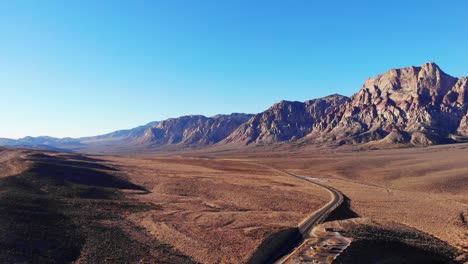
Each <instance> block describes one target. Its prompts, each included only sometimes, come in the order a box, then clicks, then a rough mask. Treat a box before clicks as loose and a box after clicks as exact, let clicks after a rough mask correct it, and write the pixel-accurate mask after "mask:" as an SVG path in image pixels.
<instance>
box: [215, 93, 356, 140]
mask: <svg viewBox="0 0 468 264" xmlns="http://www.w3.org/2000/svg"><path fill="white" fill-rule="evenodd" d="M347 100H348V98H347V97H345V96H342V95H338V94H335V95H330V96H327V97H324V98H320V99H315V100H309V101H305V102H303V103H302V102H289V101H281V102H279V103H277V104H275V105H273V106H272V107H271V108H269V109H268V110H266V111H264V112H262V113H259V114H256V115H254V116H253V117H252V118H250V119H249V120H248V122H246V123H245V124H242V125H241V126H240V127H239V128H238V129H236V130H235V131H234V132H233V133H232V134H231V135H229V136H228V137H227V138H226V139H225V140H223V143H242V144H251V143H254V144H270V143H275V142H281V141H288V140H296V139H299V138H302V137H304V136H306V135H307V134H309V133H310V132H311V131H312V128H313V126H314V124H315V123H316V122H317V121H319V120H321V119H322V118H323V117H325V116H327V115H329V114H331V113H332V112H333V111H335V109H336V108H337V107H339V106H341V105H342V104H343V103H345V102H346V101H347Z"/></svg>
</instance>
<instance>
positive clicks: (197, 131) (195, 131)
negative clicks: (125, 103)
mask: <svg viewBox="0 0 468 264" xmlns="http://www.w3.org/2000/svg"><path fill="white" fill-rule="evenodd" d="M251 116H252V115H248V114H231V115H216V116H213V117H205V116H201V115H192V116H182V117H179V118H170V119H167V120H165V121H162V122H160V123H158V124H156V125H155V126H153V127H151V128H149V129H147V130H146V131H145V133H144V135H143V136H142V137H140V138H138V139H136V142H137V143H139V144H149V145H154V146H158V145H176V144H180V145H209V144H214V143H217V142H219V141H221V140H222V139H224V138H226V137H227V136H228V135H229V134H231V133H232V132H233V131H234V130H235V129H236V128H238V127H239V126H240V125H241V124H242V123H244V122H246V121H247V120H248V119H249V118H250V117H251Z"/></svg>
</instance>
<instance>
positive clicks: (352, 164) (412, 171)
mask: <svg viewBox="0 0 468 264" xmlns="http://www.w3.org/2000/svg"><path fill="white" fill-rule="evenodd" d="M282 151H284V150H281V151H279V152H277V153H275V152H274V151H272V152H268V153H269V154H268V155H264V154H261V153H256V154H255V157H254V156H253V155H251V156H250V159H255V160H257V161H260V162H262V163H265V164H270V165H272V166H276V167H278V168H282V169H286V170H288V171H291V172H293V173H295V174H298V175H308V176H313V177H321V178H325V179H326V180H327V181H326V182H325V184H327V185H330V186H332V187H334V188H336V189H338V190H340V191H341V192H342V193H343V194H344V195H346V196H347V197H348V198H349V199H350V205H351V208H350V209H351V211H352V213H353V214H354V213H355V214H357V215H359V216H362V217H369V218H372V219H376V220H389V221H396V222H400V223H403V224H405V225H408V226H410V227H413V228H416V229H418V230H421V231H423V232H426V233H429V234H431V235H434V236H435V237H437V238H440V239H441V240H443V241H446V242H448V243H449V244H451V245H452V246H454V247H457V248H458V249H459V250H460V254H463V253H465V254H466V252H467V250H468V225H467V222H466V218H467V215H468V162H467V157H468V145H467V144H458V145H445V146H435V147H428V148H411V149H390V150H351V149H348V150H346V149H340V150H332V149H313V148H308V149H307V148H305V149H301V150H297V151H294V152H290V153H289V155H288V158H287V159H285V158H283V157H282V156H281V152H282Z"/></svg>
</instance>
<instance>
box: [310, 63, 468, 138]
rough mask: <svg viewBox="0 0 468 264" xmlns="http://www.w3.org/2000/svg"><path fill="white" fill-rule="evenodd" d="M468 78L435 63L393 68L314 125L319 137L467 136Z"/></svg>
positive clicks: (366, 83) (366, 84) (314, 132)
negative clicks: (452, 73)
mask: <svg viewBox="0 0 468 264" xmlns="http://www.w3.org/2000/svg"><path fill="white" fill-rule="evenodd" d="M467 106H468V83H467V78H466V77H463V78H459V79H458V78H455V77H452V76H449V75H447V74H446V73H444V72H443V71H442V70H441V69H440V68H439V67H438V66H437V65H436V64H435V63H426V64H424V65H422V66H421V67H408V68H403V69H392V70H390V71H388V72H386V73H384V74H381V75H378V76H377V77H376V78H371V79H368V80H367V81H366V82H365V83H364V85H363V87H362V89H361V90H360V91H359V92H358V93H356V94H354V95H353V96H352V97H351V99H350V100H349V101H348V102H346V103H345V104H343V105H341V106H340V107H339V108H338V109H335V111H333V112H331V113H330V114H329V115H328V116H326V117H325V118H324V119H322V120H321V122H317V123H316V124H315V127H314V129H313V130H312V133H311V134H310V135H309V138H312V139H314V140H316V141H335V140H338V141H340V140H341V142H342V143H355V142H357V143H362V142H368V141H374V140H381V139H384V138H385V141H387V142H394V143H402V142H411V143H413V144H415V145H428V144H436V143H443V142H448V141H450V136H451V135H452V134H457V133H458V134H461V135H468V133H467V132H468V131H467V127H468V125H467V116H466V115H467Z"/></svg>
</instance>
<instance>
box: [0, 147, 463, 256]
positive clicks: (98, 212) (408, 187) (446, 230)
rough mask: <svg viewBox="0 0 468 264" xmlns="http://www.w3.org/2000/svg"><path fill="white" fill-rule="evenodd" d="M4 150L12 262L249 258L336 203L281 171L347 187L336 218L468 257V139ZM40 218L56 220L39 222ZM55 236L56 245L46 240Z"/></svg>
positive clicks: (2, 175)
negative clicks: (413, 143) (392, 145)
mask: <svg viewBox="0 0 468 264" xmlns="http://www.w3.org/2000/svg"><path fill="white" fill-rule="evenodd" d="M0 151H1V152H0V154H1V155H0V166H1V167H0V168H1V170H0V171H1V172H0V203H1V204H0V211H1V212H0V229H1V231H2V232H3V235H2V237H1V239H0V243H1V246H2V247H3V248H8V250H4V251H2V253H0V262H5V261H7V262H11V261H15V260H16V261H26V262H27V261H35V260H37V261H39V260H48V261H50V262H54V261H55V262H64V261H65V262H66V261H78V262H93V261H98V260H99V261H103V262H138V261H143V262H153V261H154V260H158V261H159V262H166V263H189V262H191V261H193V262H200V263H244V262H247V261H248V260H249V259H250V258H251V256H252V255H253V254H254V253H255V251H256V249H257V248H258V247H259V246H260V245H261V244H262V242H263V240H265V239H266V238H271V237H272V235H274V234H275V233H281V232H284V230H288V229H291V228H292V227H295V226H297V224H298V223H299V222H300V221H301V220H302V219H304V218H305V217H306V216H308V215H309V214H310V213H312V212H314V211H315V210H317V209H318V208H320V207H321V206H323V205H324V204H325V203H326V202H328V200H329V194H328V192H326V191H325V190H323V189H321V188H320V187H317V186H314V185H313V184H309V183H306V182H304V181H301V180H299V179H297V178H294V177H288V176H287V175H284V174H282V173H278V172H277V171H275V170H273V169H272V168H278V169H283V170H287V171H290V172H292V173H295V174H297V175H304V176H310V177H316V178H319V179H318V180H320V181H321V183H323V184H326V185H330V186H332V187H334V188H336V189H337V190H339V191H341V192H342V193H343V194H344V195H345V196H346V198H347V201H346V203H345V204H344V205H343V206H342V207H341V208H340V210H339V211H338V212H336V213H335V214H332V215H331V216H330V219H331V220H341V219H346V218H350V217H358V216H360V217H366V218H370V219H372V220H373V221H378V222H379V223H389V222H392V223H393V222H395V223H401V224H403V225H404V226H406V227H408V228H411V229H414V230H417V231H418V232H419V231H420V232H422V233H424V234H428V235H430V236H432V237H434V238H436V239H438V241H439V240H440V241H442V242H444V243H447V245H449V246H451V247H453V248H455V249H456V251H457V252H456V254H457V255H458V257H459V259H462V258H463V255H464V254H465V256H466V254H467V250H468V244H467V241H468V232H467V230H468V228H467V220H466V219H467V217H468V205H467V204H468V196H467V193H468V186H467V183H468V176H467V175H468V163H467V162H466V158H467V157H468V145H467V144H457V145H444V146H436V147H427V148H407V149H386V150H378V149H377V150H369V149H367V150H363V149H359V148H354V147H340V148H333V147H330V146H326V147H310V146H308V147H301V146H292V145H291V144H289V145H288V144H283V145H274V146H263V147H252V148H243V149H241V150H233V149H231V150H229V149H217V148H216V147H215V148H211V149H205V150H190V151H178V152H176V151H173V152H166V153H163V154H161V153H159V154H146V155H144V156H136V155H133V156H82V155H75V154H64V153H53V152H44V151H42V152H41V151H30V150H12V149H3V148H2V149H0ZM46 205H47V206H46ZM44 208H45V209H44ZM41 210H46V211H44V212H43V211H41ZM20 212H27V213H26V214H22V213H20ZM37 214H41V215H49V217H48V218H45V220H43V221H39V222H37V223H36V222H34V221H33V219H36V218H37ZM33 223H34V224H33ZM37 230H42V231H41V232H36V231H37ZM61 230H66V232H62V231H61ZM32 233H34V234H35V235H34V236H33V237H32V238H27V239H26V237H29V236H30V234H32ZM44 238H47V240H46V241H48V242H47V243H46V245H48V246H47V247H45V248H44V247H43V246H42V245H40V243H39V242H37V241H41V239H44ZM67 239H68V240H67ZM17 241H23V242H22V243H23V244H20V245H19V244H18V243H16V242H17ZM56 241H65V242H64V243H62V244H56ZM67 241H68V242H67ZM15 243H16V244H15ZM54 243H55V244H54ZM358 245H359V244H358ZM355 246H356V244H355ZM352 247H353V244H351V247H350V248H352ZM25 249H27V250H26V251H25ZM21 252H27V253H21ZM123 252H124V253H125V254H124V253H123ZM345 252H346V251H345ZM345 252H344V253H343V254H345ZM41 254H42V255H41ZM37 256H41V258H38V257H37ZM343 256H345V255H343ZM51 260H53V261H51Z"/></svg>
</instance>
